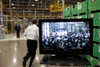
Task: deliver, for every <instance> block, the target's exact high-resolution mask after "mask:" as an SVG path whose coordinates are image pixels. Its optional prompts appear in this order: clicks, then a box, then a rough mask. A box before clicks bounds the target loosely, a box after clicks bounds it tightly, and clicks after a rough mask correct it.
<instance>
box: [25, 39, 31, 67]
mask: <svg viewBox="0 0 100 67" xmlns="http://www.w3.org/2000/svg"><path fill="white" fill-rule="evenodd" d="M30 45H31V43H30V40H27V50H28V53H27V54H26V55H25V57H24V58H23V66H24V67H25V66H26V62H27V60H28V59H29V58H30V56H31V50H30V48H31V46H30Z"/></svg>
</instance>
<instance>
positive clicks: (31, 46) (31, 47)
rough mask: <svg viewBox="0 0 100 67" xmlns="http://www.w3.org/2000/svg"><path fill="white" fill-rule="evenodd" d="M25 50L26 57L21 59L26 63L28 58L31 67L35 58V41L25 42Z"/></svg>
mask: <svg viewBox="0 0 100 67" xmlns="http://www.w3.org/2000/svg"><path fill="white" fill-rule="evenodd" d="M27 49H28V53H27V54H26V56H25V57H24V58H23V59H24V61H27V60H28V59H29V58H30V64H29V67H31V65H32V62H33V60H34V58H35V54H36V49H37V41H36V40H27Z"/></svg>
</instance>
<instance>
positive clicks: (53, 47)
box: [40, 19, 92, 54]
mask: <svg viewBox="0 0 100 67" xmlns="http://www.w3.org/2000/svg"><path fill="white" fill-rule="evenodd" d="M91 26H92V21H90V20H89V19H88V20H86V19H84V20H83V19H79V20H78V19H76V20H75V19H72V20H71V19H70V20H68V19H61V20H60V19H59V20H57V19H56V20H40V53H42V54H62V53H63V54H91V53H92V51H91V50H92V33H91V32H92V28H91Z"/></svg>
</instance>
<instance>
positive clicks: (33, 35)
mask: <svg viewBox="0 0 100 67" xmlns="http://www.w3.org/2000/svg"><path fill="white" fill-rule="evenodd" d="M24 35H25V36H26V38H27V49H28V53H27V54H26V56H25V57H24V58H23V67H26V62H27V60H28V59H29V58H30V63H29V67H33V66H32V62H33V60H34V58H35V54H36V49H37V38H39V28H38V27H37V25H36V20H33V21H32V25H31V26H29V27H28V28H27V29H26V31H25V33H24Z"/></svg>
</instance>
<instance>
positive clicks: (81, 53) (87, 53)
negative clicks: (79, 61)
mask: <svg viewBox="0 0 100 67" xmlns="http://www.w3.org/2000/svg"><path fill="white" fill-rule="evenodd" d="M80 21H85V22H89V25H90V26H89V27H90V34H91V35H90V44H91V46H90V49H89V50H88V51H87V50H81V49H78V50H74V52H73V51H72V52H61V51H60V52H55V51H42V46H41V43H42V36H41V35H42V33H41V32H42V22H80ZM39 49H40V50H39V51H40V54H67V55H92V54H93V52H92V51H93V19H44V20H39Z"/></svg>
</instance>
